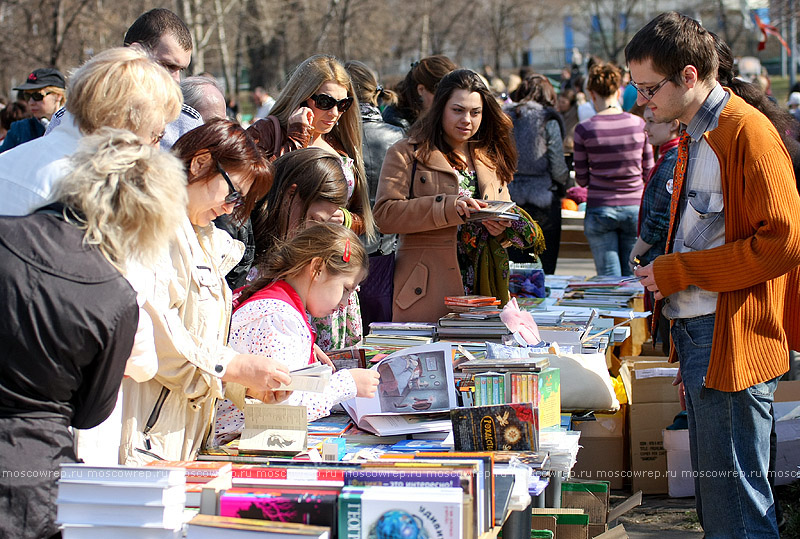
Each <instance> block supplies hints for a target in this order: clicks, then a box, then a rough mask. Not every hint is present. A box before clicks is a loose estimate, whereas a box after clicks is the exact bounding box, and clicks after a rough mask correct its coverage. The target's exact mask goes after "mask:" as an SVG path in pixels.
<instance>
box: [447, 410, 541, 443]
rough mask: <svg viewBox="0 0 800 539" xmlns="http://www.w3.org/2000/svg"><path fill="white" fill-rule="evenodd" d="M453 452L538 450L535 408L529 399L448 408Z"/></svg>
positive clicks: (536, 412)
mask: <svg viewBox="0 0 800 539" xmlns="http://www.w3.org/2000/svg"><path fill="white" fill-rule="evenodd" d="M450 419H451V421H452V423H453V436H454V439H455V448H456V451H538V448H539V437H538V431H539V429H538V409H537V408H536V407H535V406H534V405H533V404H532V403H530V402H526V403H513V404H497V405H493V406H477V407H474V408H456V409H455V410H451V411H450Z"/></svg>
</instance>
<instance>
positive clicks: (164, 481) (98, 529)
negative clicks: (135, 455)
mask: <svg viewBox="0 0 800 539" xmlns="http://www.w3.org/2000/svg"><path fill="white" fill-rule="evenodd" d="M185 488H186V478H185V472H184V470H183V469H181V468H153V467H138V468H136V467H126V466H88V465H85V464H62V465H61V473H60V479H59V481H58V499H57V504H58V516H57V521H58V522H59V523H61V524H63V525H64V530H63V536H64V537H65V538H66V539H75V538H108V537H114V538H123V539H124V538H127V537H137V538H138V537H150V538H157V539H161V538H164V539H167V538H169V539H178V538H180V537H181V527H182V526H183V522H184V504H185V501H186V492H185Z"/></svg>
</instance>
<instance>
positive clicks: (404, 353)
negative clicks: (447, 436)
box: [342, 343, 456, 436]
mask: <svg viewBox="0 0 800 539" xmlns="http://www.w3.org/2000/svg"><path fill="white" fill-rule="evenodd" d="M375 368H376V369H377V370H378V373H379V374H380V381H379V382H378V390H377V391H376V392H375V396H374V397H373V398H371V399H366V398H361V397H356V398H354V399H350V400H348V401H345V402H343V403H342V407H343V408H344V409H345V411H347V413H348V414H349V415H350V417H351V418H353V422H355V424H356V426H358V428H360V429H362V430H366V431H369V432H373V433H375V434H377V435H379V436H388V435H392V434H409V433H413V432H431V431H442V430H448V429H449V428H450V422H449V415H448V413H449V411H450V410H451V409H452V408H455V407H456V392H455V382H454V381H453V349H452V347H451V345H450V344H445V343H435V344H427V345H423V346H415V347H413V348H406V349H404V350H399V351H397V352H395V353H393V354H391V355H389V356H387V357H385V358H384V359H382V360H381V361H380V362H379V363H378V364H377V365H376V366H375ZM437 416H441V417H437Z"/></svg>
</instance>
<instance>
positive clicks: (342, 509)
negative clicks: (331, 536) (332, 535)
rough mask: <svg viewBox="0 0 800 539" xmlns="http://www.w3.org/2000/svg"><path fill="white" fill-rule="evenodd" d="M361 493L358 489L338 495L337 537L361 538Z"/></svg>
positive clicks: (346, 538) (345, 538)
mask: <svg viewBox="0 0 800 539" xmlns="http://www.w3.org/2000/svg"><path fill="white" fill-rule="evenodd" d="M361 494H362V491H361V490H358V491H352V492H342V494H341V495H340V496H339V526H338V530H339V533H338V534H337V535H338V537H339V539H361V522H363V519H362V518H361Z"/></svg>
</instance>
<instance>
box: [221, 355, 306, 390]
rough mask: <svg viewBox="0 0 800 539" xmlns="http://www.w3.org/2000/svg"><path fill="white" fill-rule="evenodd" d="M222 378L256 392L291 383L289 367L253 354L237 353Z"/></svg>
mask: <svg viewBox="0 0 800 539" xmlns="http://www.w3.org/2000/svg"><path fill="white" fill-rule="evenodd" d="M222 379H223V380H224V381H226V382H235V383H237V384H240V385H243V386H245V387H248V388H251V389H252V390H253V391H254V392H255V394H258V393H259V392H265V391H272V390H275V389H278V388H279V387H280V386H281V384H286V385H288V384H291V383H292V377H291V376H289V368H288V367H287V366H286V365H284V364H283V363H281V362H280V361H276V360H274V359H272V358H269V357H266V356H256V355H253V354H237V355H235V356H234V357H233V359H232V360H231V362H230V363H228V369H227V370H226V371H225V375H224V376H223V377H222Z"/></svg>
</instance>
